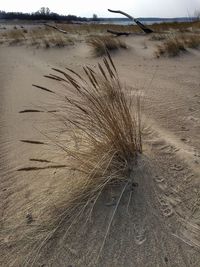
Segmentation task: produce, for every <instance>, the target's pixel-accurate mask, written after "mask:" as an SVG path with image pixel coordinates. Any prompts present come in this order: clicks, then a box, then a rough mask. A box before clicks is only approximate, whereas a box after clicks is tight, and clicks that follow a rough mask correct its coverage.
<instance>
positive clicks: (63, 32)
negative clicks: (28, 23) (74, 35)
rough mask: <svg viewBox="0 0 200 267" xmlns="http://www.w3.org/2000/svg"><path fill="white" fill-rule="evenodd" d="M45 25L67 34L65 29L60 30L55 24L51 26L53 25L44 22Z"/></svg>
mask: <svg viewBox="0 0 200 267" xmlns="http://www.w3.org/2000/svg"><path fill="white" fill-rule="evenodd" d="M44 25H45V26H47V27H50V28H53V29H55V30H57V31H59V32H62V33H64V34H67V32H66V31H64V30H61V29H59V28H58V27H56V26H53V25H50V24H47V23H46V24H44Z"/></svg>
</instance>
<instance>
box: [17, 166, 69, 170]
mask: <svg viewBox="0 0 200 267" xmlns="http://www.w3.org/2000/svg"><path fill="white" fill-rule="evenodd" d="M61 168H67V166H66V165H50V166H45V167H35V166H33V167H25V168H20V169H18V171H38V170H46V169H61Z"/></svg>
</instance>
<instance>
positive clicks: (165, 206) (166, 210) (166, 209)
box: [159, 197, 174, 217]
mask: <svg viewBox="0 0 200 267" xmlns="http://www.w3.org/2000/svg"><path fill="white" fill-rule="evenodd" d="M159 204H160V206H161V212H162V214H163V215H164V216H165V217H170V216H172V215H173V214H174V211H173V208H172V206H171V205H170V204H169V202H168V201H167V200H166V199H164V198H163V197H160V198H159Z"/></svg>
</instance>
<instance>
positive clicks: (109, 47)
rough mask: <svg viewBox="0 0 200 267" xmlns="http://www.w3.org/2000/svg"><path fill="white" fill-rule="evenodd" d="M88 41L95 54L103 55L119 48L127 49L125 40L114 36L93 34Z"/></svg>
mask: <svg viewBox="0 0 200 267" xmlns="http://www.w3.org/2000/svg"><path fill="white" fill-rule="evenodd" d="M87 43H88V44H89V45H90V46H91V47H92V49H93V54H94V55H95V56H103V55H105V54H106V53H107V52H106V51H109V52H112V51H116V50H119V49H127V45H126V43H125V42H124V41H122V40H120V39H118V38H116V37H113V36H106V35H105V36H93V37H90V38H88V39H87Z"/></svg>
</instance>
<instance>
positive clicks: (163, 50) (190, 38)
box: [156, 34, 200, 57]
mask: <svg viewBox="0 0 200 267" xmlns="http://www.w3.org/2000/svg"><path fill="white" fill-rule="evenodd" d="M199 46H200V35H198V34H184V35H183V34H182V35H178V34H177V35H175V36H169V37H168V38H167V40H165V41H164V42H163V43H162V44H161V45H159V46H158V48H157V51H156V56H157V57H159V56H170V57H175V56H178V55H180V53H181V52H186V51H187V48H193V49H197V48H198V47H199Z"/></svg>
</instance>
